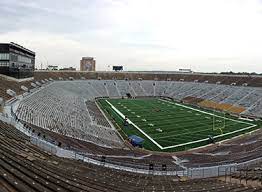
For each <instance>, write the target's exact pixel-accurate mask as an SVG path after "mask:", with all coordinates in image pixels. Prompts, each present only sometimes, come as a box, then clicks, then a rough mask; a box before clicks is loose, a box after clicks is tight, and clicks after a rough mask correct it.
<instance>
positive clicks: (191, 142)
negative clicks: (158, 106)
mask: <svg viewBox="0 0 262 192" xmlns="http://www.w3.org/2000/svg"><path fill="white" fill-rule="evenodd" d="M158 100H160V101H164V102H167V103H171V104H173V105H176V106H180V107H184V108H187V109H191V110H194V111H198V112H200V113H204V114H208V115H211V116H216V117H219V118H224V119H228V120H231V121H235V122H238V123H243V124H247V125H250V126H248V127H245V128H242V129H239V130H235V131H232V132H228V133H224V134H222V135H217V136H214V138H219V137H223V136H225V135H230V134H233V133H237V132H240V131H244V130H247V129H250V128H253V127H256V126H257V125H255V124H252V123H248V122H243V121H238V120H234V119H230V118H227V117H221V116H218V115H215V114H212V113H209V112H206V111H202V110H199V109H195V108H191V107H188V106H185V105H182V104H178V103H173V102H170V101H166V100H163V99H158ZM106 102H107V103H108V104H109V105H110V106H111V107H112V109H113V110H114V111H115V112H116V113H117V114H118V115H120V116H121V117H122V118H123V119H124V118H125V115H124V114H123V113H121V112H120V111H119V110H118V109H117V108H116V107H115V106H114V105H112V104H111V103H110V102H109V101H108V100H106ZM127 122H128V123H129V124H131V125H133V126H134V127H135V128H136V129H137V130H139V131H140V132H141V133H142V134H143V135H145V136H146V137H147V138H148V139H149V140H150V141H151V142H152V143H154V144H155V145H156V146H158V147H159V148H160V149H161V150H163V149H170V148H175V147H181V146H186V145H189V144H194V143H199V142H202V141H207V140H209V138H204V139H200V140H196V141H190V142H187V143H181V144H178V145H172V146H167V147H163V146H161V145H160V144H159V143H158V142H156V141H155V140H154V139H153V138H152V137H150V136H149V135H148V134H146V133H145V132H144V131H143V130H142V129H140V128H139V127H138V126H137V125H136V124H134V123H133V122H132V121H131V120H130V119H127Z"/></svg>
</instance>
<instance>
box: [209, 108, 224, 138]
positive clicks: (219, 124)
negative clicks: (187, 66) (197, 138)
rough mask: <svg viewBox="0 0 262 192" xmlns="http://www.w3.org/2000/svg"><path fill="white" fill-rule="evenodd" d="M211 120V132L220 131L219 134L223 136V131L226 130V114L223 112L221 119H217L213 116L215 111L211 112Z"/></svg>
mask: <svg viewBox="0 0 262 192" xmlns="http://www.w3.org/2000/svg"><path fill="white" fill-rule="evenodd" d="M212 119H213V122H212V130H213V131H216V130H220V132H221V134H223V130H224V129H225V128H226V113H225V112H224V111H223V117H218V116H216V115H215V110H213V118H212Z"/></svg>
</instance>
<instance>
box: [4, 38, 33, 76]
mask: <svg viewBox="0 0 262 192" xmlns="http://www.w3.org/2000/svg"><path fill="white" fill-rule="evenodd" d="M34 69H35V52H33V51H31V50H29V49H27V48H25V47H23V46H21V45H18V44H16V43H13V42H11V43H0V73H1V74H4V75H8V76H11V77H15V78H19V79H20V78H27V77H32V76H33V72H34Z"/></svg>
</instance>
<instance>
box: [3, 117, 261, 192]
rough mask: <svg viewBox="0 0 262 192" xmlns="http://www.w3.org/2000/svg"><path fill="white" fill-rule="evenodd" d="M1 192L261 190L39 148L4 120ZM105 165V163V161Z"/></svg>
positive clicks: (202, 191) (203, 191)
mask: <svg viewBox="0 0 262 192" xmlns="http://www.w3.org/2000/svg"><path fill="white" fill-rule="evenodd" d="M0 137H1V139H0V146H1V147H0V162H1V163H0V175H1V180H0V187H1V191H23V192H28V191H90V192H99V191H114V192H116V191H120V192H122V191H127V192H128V191H130V192H131V191H188V192H191V191H192V192H196V191H201V192H208V191H221V192H226V191H260V190H261V188H259V187H257V188H253V187H244V186H243V185H240V184H232V183H226V182H223V181H219V180H217V179H193V180H184V179H181V178H179V177H177V176H167V175H163V176H156V175H154V176H153V175H144V174H138V173H131V172H126V171H121V170H114V169H109V168H106V167H103V166H99V165H94V164H90V163H84V162H82V161H80V160H79V161H75V160H69V159H64V158H59V157H56V156H53V155H52V154H50V153H48V152H44V151H42V150H39V149H38V148H37V147H35V146H34V145H32V144H31V143H30V142H29V138H28V137H27V136H25V135H23V134H22V133H20V132H19V131H17V130H16V129H15V128H14V127H12V126H10V125H7V124H5V123H3V122H0ZM101 165H102V164H101Z"/></svg>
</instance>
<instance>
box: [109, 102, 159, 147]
mask: <svg viewBox="0 0 262 192" xmlns="http://www.w3.org/2000/svg"><path fill="white" fill-rule="evenodd" d="M106 102H107V103H108V104H109V105H110V106H111V107H112V109H113V110H114V111H115V112H116V113H117V114H118V115H120V116H121V117H122V118H123V119H125V115H124V114H123V113H121V112H120V111H119V110H118V109H117V108H115V106H114V105H112V104H111V103H110V102H109V101H107V100H106ZM127 122H128V123H129V124H131V125H133V126H134V127H135V128H136V129H137V130H138V131H140V132H141V133H142V134H143V135H145V136H146V137H147V138H148V139H149V140H150V141H152V142H153V143H154V144H155V145H156V146H158V147H159V148H160V149H163V147H162V146H161V145H159V144H158V143H157V142H156V141H155V140H154V139H152V138H151V137H150V136H149V135H147V134H146V133H145V132H144V131H143V130H142V129H140V128H139V127H138V126H137V125H136V124H134V123H133V122H132V121H130V119H127Z"/></svg>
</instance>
